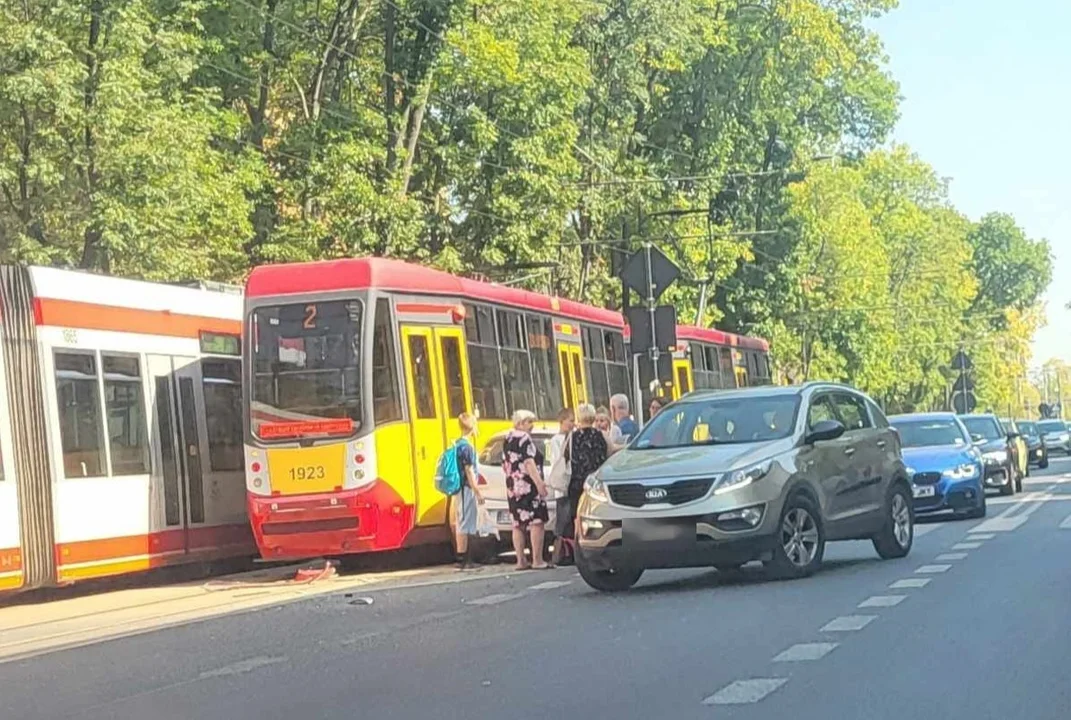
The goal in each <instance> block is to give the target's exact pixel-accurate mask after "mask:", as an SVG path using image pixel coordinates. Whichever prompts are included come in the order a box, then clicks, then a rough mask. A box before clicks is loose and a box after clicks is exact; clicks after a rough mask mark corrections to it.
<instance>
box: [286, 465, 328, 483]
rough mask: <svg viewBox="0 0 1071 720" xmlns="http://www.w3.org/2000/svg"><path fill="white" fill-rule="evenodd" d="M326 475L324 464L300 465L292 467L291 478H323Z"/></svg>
mask: <svg viewBox="0 0 1071 720" xmlns="http://www.w3.org/2000/svg"><path fill="white" fill-rule="evenodd" d="M324 477H325V473H324V466H323V465H299V466H298V467H294V468H290V479H291V480H323V479H324Z"/></svg>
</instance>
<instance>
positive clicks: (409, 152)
mask: <svg viewBox="0 0 1071 720" xmlns="http://www.w3.org/2000/svg"><path fill="white" fill-rule="evenodd" d="M432 75H433V72H432V71H431V70H428V75H427V77H425V78H424V82H423V83H422V84H421V86H420V92H419V93H418V94H417V97H416V98H415V99H414V101H413V102H414V110H413V115H412V121H411V122H410V123H409V140H408V141H407V142H406V147H405V150H406V154H405V164H404V165H403V166H402V182H401V186H400V191H399V192H400V194H401V196H402V197H403V198H404V197H405V196H406V195H407V194H408V193H409V180H410V179H411V178H412V176H413V159H414V158H415V157H416V151H417V143H418V142H420V128H421V126H422V125H423V124H424V113H425V112H426V111H427V109H428V96H429V95H431V84H432Z"/></svg>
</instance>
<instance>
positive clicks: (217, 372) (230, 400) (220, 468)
mask: <svg viewBox="0 0 1071 720" xmlns="http://www.w3.org/2000/svg"><path fill="white" fill-rule="evenodd" d="M201 383H202V387H203V390H204V396H205V427H206V428H207V429H208V461H209V465H210V466H211V468H212V469H213V470H215V471H217V472H227V471H233V470H241V469H242V458H243V453H242V361H241V360H238V359H237V358H235V359H230V358H226V359H224V358H205V359H203V360H201Z"/></svg>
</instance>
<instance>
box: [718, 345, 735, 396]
mask: <svg viewBox="0 0 1071 720" xmlns="http://www.w3.org/2000/svg"><path fill="white" fill-rule="evenodd" d="M718 364H719V365H720V366H721V381H722V387H727V388H734V387H736V370H735V369H734V368H733V356H732V351H731V350H729V348H727V347H720V348H718Z"/></svg>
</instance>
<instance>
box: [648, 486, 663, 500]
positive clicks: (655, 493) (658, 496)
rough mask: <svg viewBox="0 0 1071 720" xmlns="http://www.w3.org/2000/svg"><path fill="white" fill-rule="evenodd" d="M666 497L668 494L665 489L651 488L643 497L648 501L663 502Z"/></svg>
mask: <svg viewBox="0 0 1071 720" xmlns="http://www.w3.org/2000/svg"><path fill="white" fill-rule="evenodd" d="M667 495H669V493H668V492H666V489H665V488H651V489H650V490H648V491H647V492H646V493H645V494H644V497H645V498H647V499H648V500H665V499H666V496H667Z"/></svg>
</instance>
